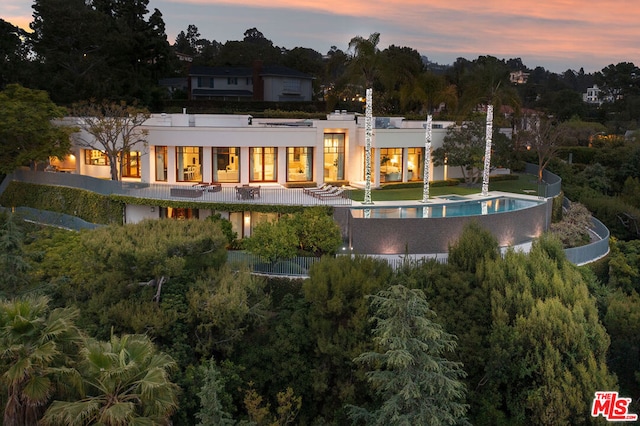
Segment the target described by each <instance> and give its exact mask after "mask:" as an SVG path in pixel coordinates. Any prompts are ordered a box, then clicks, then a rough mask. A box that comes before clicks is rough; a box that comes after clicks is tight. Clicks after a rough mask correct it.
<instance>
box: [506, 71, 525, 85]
mask: <svg viewBox="0 0 640 426" xmlns="http://www.w3.org/2000/svg"><path fill="white" fill-rule="evenodd" d="M528 80H529V73H528V72H524V71H512V72H511V73H510V74H509V81H510V82H511V83H513V84H526V83H527V81H528Z"/></svg>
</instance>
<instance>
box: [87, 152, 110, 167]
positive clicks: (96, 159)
mask: <svg viewBox="0 0 640 426" xmlns="http://www.w3.org/2000/svg"><path fill="white" fill-rule="evenodd" d="M84 164H88V165H92V166H108V165H109V157H107V154H105V153H104V152H102V151H100V150H98V149H85V150H84Z"/></svg>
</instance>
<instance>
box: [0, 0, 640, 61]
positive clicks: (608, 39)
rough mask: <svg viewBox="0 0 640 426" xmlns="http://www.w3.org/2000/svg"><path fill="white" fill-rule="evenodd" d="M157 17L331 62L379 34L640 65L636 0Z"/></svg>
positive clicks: (173, 8)
mask: <svg viewBox="0 0 640 426" xmlns="http://www.w3.org/2000/svg"><path fill="white" fill-rule="evenodd" d="M31 4H32V3H31V2H30V1H28V0H2V4H0V17H1V18H2V19H4V20H6V21H9V22H11V23H12V24H14V25H19V26H22V27H28V23H29V21H30V20H31V14H32V10H31ZM154 8H157V9H159V10H160V11H161V12H162V14H163V17H164V20H165V23H166V28H167V36H168V39H169V42H171V43H173V41H174V40H175V37H176V35H177V34H178V33H179V32H180V31H186V29H187V26H188V25H189V24H194V25H196V26H197V27H198V29H199V31H200V33H201V35H202V37H204V38H207V39H209V40H216V41H219V42H222V43H224V42H226V41H228V40H241V39H242V38H243V34H244V32H245V30H247V29H249V28H254V27H255V28H257V29H258V30H260V31H261V32H262V33H263V34H264V36H265V37H266V38H268V39H270V40H271V41H273V43H274V44H275V45H277V46H280V47H285V48H288V49H292V48H294V47H308V48H312V49H314V50H317V51H318V52H320V53H326V52H327V51H328V50H329V49H330V48H331V46H336V47H338V48H339V49H342V50H346V49H347V46H348V43H349V40H350V39H351V38H352V37H354V36H362V37H365V38H366V37H368V36H369V34H371V33H373V32H379V33H380V34H381V37H380V44H379V47H380V48H382V49H384V48H385V47H387V46H389V45H391V44H394V45H396V46H408V47H411V48H414V49H416V50H417V51H418V52H420V54H422V55H425V56H427V57H429V59H431V60H432V61H435V62H438V63H441V64H450V63H452V62H453V61H455V59H456V58H458V57H464V58H467V59H470V60H473V59H475V58H477V57H478V56H480V55H492V56H496V57H498V58H516V57H519V58H522V61H523V62H524V64H525V65H527V66H528V67H530V68H533V67H535V66H543V67H545V68H546V69H548V70H550V71H554V72H563V71H566V70H567V69H574V70H578V69H580V68H581V67H583V68H584V70H585V72H593V71H599V70H601V69H602V68H604V67H606V66H607V65H609V64H617V63H618V62H634V63H635V64H636V65H639V64H640V42H639V40H640V25H639V23H640V2H637V0H616V1H615V2H614V1H611V0H591V1H589V2H586V1H584V0H580V1H575V0H538V1H537V2H532V1H530V0H528V1H523V0H511V1H503V0H494V1H492V0H486V1H484V2H478V1H477V0H395V1H394V0H368V1H365V0H343V1H338V0H270V1H265V0H150V1H149V9H150V10H153V9H154Z"/></svg>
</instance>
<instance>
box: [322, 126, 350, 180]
mask: <svg viewBox="0 0 640 426" xmlns="http://www.w3.org/2000/svg"><path fill="white" fill-rule="evenodd" d="M344 138H345V136H344V133H325V135H324V179H325V180H329V181H336V180H344Z"/></svg>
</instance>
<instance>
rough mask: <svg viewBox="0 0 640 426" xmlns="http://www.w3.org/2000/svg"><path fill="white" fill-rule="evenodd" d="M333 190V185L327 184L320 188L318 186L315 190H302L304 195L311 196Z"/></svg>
mask: <svg viewBox="0 0 640 426" xmlns="http://www.w3.org/2000/svg"><path fill="white" fill-rule="evenodd" d="M331 188H334V186H333V185H329V184H328V183H325V184H323V185H322V186H318V187H316V188H303V189H304V193H305V194H309V195H313V194H314V193H318V192H326V191H328V190H329V189H331Z"/></svg>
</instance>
